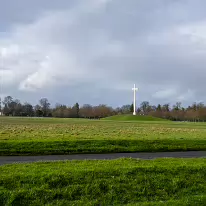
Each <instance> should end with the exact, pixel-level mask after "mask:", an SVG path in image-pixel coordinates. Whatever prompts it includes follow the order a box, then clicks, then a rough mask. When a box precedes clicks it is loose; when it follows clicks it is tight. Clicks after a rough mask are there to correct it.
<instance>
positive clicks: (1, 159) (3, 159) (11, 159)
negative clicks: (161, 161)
mask: <svg viewBox="0 0 206 206" xmlns="http://www.w3.org/2000/svg"><path fill="white" fill-rule="evenodd" d="M123 157H128V158H129V157H131V158H140V159H147V160H149V159H155V158H170V157H173V158H199V157H206V151H186V152H157V153H114V154H77V155H47V156H0V165H3V164H11V163H21V162H22V163H23V162H38V161H57V160H86V159H87V160H104V159H105V160H106V159H107V160H108V159H118V158H123Z"/></svg>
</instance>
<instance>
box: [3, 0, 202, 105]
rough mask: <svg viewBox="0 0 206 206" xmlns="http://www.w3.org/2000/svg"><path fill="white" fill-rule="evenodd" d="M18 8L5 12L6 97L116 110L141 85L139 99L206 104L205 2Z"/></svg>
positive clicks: (29, 4) (111, 1) (91, 2)
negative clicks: (85, 104) (43, 99)
mask: <svg viewBox="0 0 206 206" xmlns="http://www.w3.org/2000/svg"><path fill="white" fill-rule="evenodd" d="M0 2H1V0H0ZM15 2H16V1H15ZM34 2H35V3H34ZM15 4H16V3H14V4H13V6H12V7H11V5H10V4H9V1H7V3H5V2H4V3H3V5H4V13H5V11H7V15H4V13H2V12H1V10H2V7H1V9H0V15H1V16H0V19H1V22H0V25H3V26H0V31H4V32H5V31H6V32H7V35H5V34H4V35H3V36H0V51H1V55H2V57H3V58H2V64H1V66H0V68H1V70H2V71H3V69H4V70H5V68H6V69H7V74H5V72H4V73H3V72H1V74H0V77H1V79H3V80H4V81H3V84H2V90H3V91H2V93H4V94H5V93H6V94H7V93H11V94H15V96H17V95H18V97H19V98H23V99H26V98H28V100H31V101H35V100H36V99H38V98H40V97H42V96H48V97H49V98H50V99H51V100H52V101H56V102H60V100H61V101H62V102H64V103H68V104H71V103H73V102H75V101H79V102H80V103H97V104H98V103H102V102H104V103H107V104H111V105H114V106H117V105H119V104H121V103H122V104H125V103H130V102H131V101H132V91H131V87H132V85H133V83H136V84H137V85H138V87H140V90H139V92H138V101H143V100H148V101H151V102H152V103H157V102H162V103H164V102H165V103H167V102H175V101H180V100H181V101H183V102H184V103H185V104H187V103H190V102H193V101H198V100H200V99H201V100H202V99H204V98H205V97H204V86H205V79H204V77H205V75H206V70H205V66H204V65H205V63H206V62H205V61H206V60H205V53H206V44H205V43H206V30H205V29H204V28H205V25H206V19H205V18H206V14H205V11H204V6H206V2H205V1H203V0H197V1H192V0H187V1H183V0H176V1H171V0H168V1H164V0H156V1H149V0H144V1H143V0H142V1H136V0H128V1H123V0H122V1H117V0H107V1H106V0H105V1H103V0H98V1H97V0H88V1H66V0H65V1H46V0H45V1H23V0H22V1H18V5H16V7H15ZM20 7H21V8H20ZM9 14H10V17H11V18H9ZM1 23H2V24H1ZM14 76H15V80H13V79H12V78H14ZM204 100H205V101H206V99H204Z"/></svg>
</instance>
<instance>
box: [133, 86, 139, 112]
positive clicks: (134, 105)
mask: <svg viewBox="0 0 206 206" xmlns="http://www.w3.org/2000/svg"><path fill="white" fill-rule="evenodd" d="M132 90H133V91H134V102H133V107H134V109H133V115H136V91H138V88H136V87H135V84H134V88H132Z"/></svg>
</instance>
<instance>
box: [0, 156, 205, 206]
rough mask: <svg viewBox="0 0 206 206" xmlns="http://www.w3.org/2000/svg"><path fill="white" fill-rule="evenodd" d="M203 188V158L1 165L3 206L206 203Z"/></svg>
mask: <svg viewBox="0 0 206 206" xmlns="http://www.w3.org/2000/svg"><path fill="white" fill-rule="evenodd" d="M205 191H206V159H205V158H198V159H173V158H167V159H166V158H165V159H156V160H137V159H117V160H99V161H97V160H91V161H88V160H85V161H57V162H39V163H27V164H11V165H4V166H1V167H0V205H15V206H16V205H38V206H40V205H55V206H56V205H62V206H63V205H75V206H76V205H78V206H79V205H130V206H131V205H172V206H173V205H181V206H184V205H205V202H206V192H205Z"/></svg>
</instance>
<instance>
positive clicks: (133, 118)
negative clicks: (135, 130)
mask: <svg viewBox="0 0 206 206" xmlns="http://www.w3.org/2000/svg"><path fill="white" fill-rule="evenodd" d="M102 120H113V121H168V120H165V119H162V118H157V117H152V116H138V115H136V116H133V115H115V116H111V117H106V118H103V119H102Z"/></svg>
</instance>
